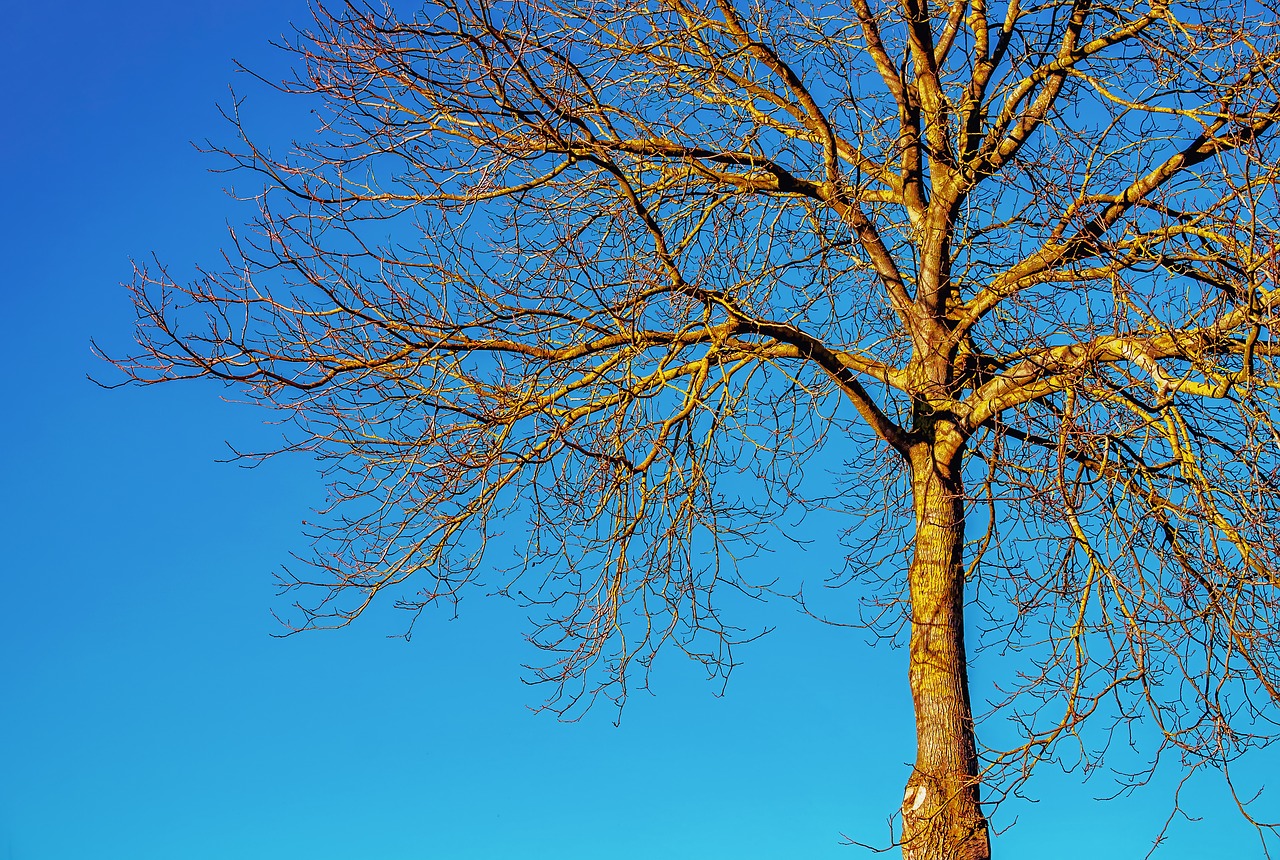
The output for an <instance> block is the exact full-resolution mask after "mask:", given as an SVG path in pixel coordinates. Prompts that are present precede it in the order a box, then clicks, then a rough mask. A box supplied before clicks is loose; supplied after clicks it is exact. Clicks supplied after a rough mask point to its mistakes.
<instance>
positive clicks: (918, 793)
mask: <svg viewBox="0 0 1280 860" xmlns="http://www.w3.org/2000/svg"><path fill="white" fill-rule="evenodd" d="M928 793H929V790H928V789H926V788H925V787H924V786H923V785H909V786H907V793H906V794H905V795H904V796H903V798H902V806H903V808H906V807H908V806H910V807H911V811H912V812H915V811H916V810H917V809H919V808H920V807H922V806H924V798H925V795H927V794H928Z"/></svg>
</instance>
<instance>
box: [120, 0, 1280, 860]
mask: <svg viewBox="0 0 1280 860" xmlns="http://www.w3.org/2000/svg"><path fill="white" fill-rule="evenodd" d="M1269 2H1270V0H1265V2H1256V0H1244V3H1243V5H1242V4H1241V2H1239V0H1236V2H1227V0H1190V1H1189V2H1181V0H1150V2H1148V0H1134V2H1130V0H1117V2H1101V0H1037V2H1028V3H1025V4H1024V3H1023V2H1020V0H999V2H991V3H988V2H987V0H947V2H942V3H940V4H939V5H937V6H936V7H934V6H930V5H928V4H927V3H926V2H925V0H849V2H848V3H847V4H846V3H831V4H828V3H825V2H821V0H770V2H763V0H762V2H752V3H750V4H747V3H744V2H742V0H651V1H650V2H645V3H636V2H631V0H580V2H569V0H519V2H510V3H508V2H499V0H428V3H427V5H426V7H425V8H424V9H422V10H421V11H420V12H418V13H416V14H415V15H413V16H412V17H408V18H398V17H397V16H396V15H395V14H394V13H393V12H392V11H391V10H389V9H375V8H368V7H362V6H345V7H338V6H335V7H334V8H331V9H329V10H325V9H319V10H317V20H316V22H315V24H314V26H313V28H312V29H310V30H308V31H306V32H300V33H299V34H298V38H297V39H296V41H295V43H294V44H293V45H292V46H291V49H292V50H294V51H296V52H297V57H298V60H299V64H298V67H297V68H298V72H297V76H296V77H295V78H294V79H292V80H289V81H286V82H284V83H283V84H281V85H280V86H281V87H282V88H283V89H284V90H285V91H287V92H290V93H297V94H300V95H301V96H304V97H307V98H310V99H312V100H313V101H312V103H313V104H314V106H315V108H316V110H317V113H318V114H319V115H320V116H321V118H322V124H321V126H320V128H319V129H318V131H317V132H316V133H315V134H314V135H313V136H312V137H310V138H308V139H307V140H306V141H304V142H301V143H297V144H295V145H294V147H293V148H292V149H291V150H290V151H289V152H287V153H286V154H284V155H279V154H275V153H272V152H269V151H267V150H266V149H265V148H263V147H260V146H259V145H257V144H256V143H255V142H254V140H253V138H252V137H250V136H249V135H242V143H241V144H240V145H239V146H238V147H236V148H233V149H230V150H227V151H226V153H225V154H226V155H228V156H230V157H231V158H232V159H233V160H234V166H235V167H238V168H241V169H243V170H246V171H250V172H253V173H255V174H259V175H261V176H262V177H264V178H265V182H264V185H265V189H264V190H263V192H262V193H261V195H260V196H257V197H256V200H257V202H258V204H259V207H260V208H259V210H258V211H259V215H258V217H257V219H256V220H255V222H254V229H253V230H252V231H248V232H246V233H245V234H244V235H243V236H237V237H236V238H235V243H234V248H233V249H232V251H231V253H230V254H229V255H228V260H229V263H228V265H227V266H226V267H225V271H223V272H214V271H210V272H208V273H206V275H205V276H204V277H202V278H201V279H199V280H198V281H197V282H195V283H190V284H180V283H175V282H174V281H173V280H172V279H170V278H169V277H168V276H166V275H165V273H164V271H163V269H161V270H152V271H150V272H148V271H145V270H144V271H140V272H139V273H138V275H137V278H136V280H135V282H134V284H133V290H134V297H135V300H136V302H137V308H138V313H139V319H140V326H139V329H138V331H139V343H140V349H139V351H138V352H137V353H136V354H135V355H134V356H132V357H128V358H123V359H117V364H118V365H119V366H120V367H122V368H124V370H125V371H126V372H127V373H128V374H129V376H130V377H131V378H132V379H133V380H136V381H137V382H141V383H152V382H163V381H169V380H174V379H187V378H193V377H211V378H216V379H221V380H226V381H228V382H230V383H232V384H234V385H235V386H236V387H237V389H238V390H240V391H244V392H247V393H248V396H250V397H251V398H253V399H255V400H256V401H258V402H260V403H262V404H263V405H266V406H268V407H271V408H273V409H277V410H282V411H283V412H284V413H285V414H286V415H287V416H288V417H289V418H290V419H291V421H292V426H293V427H294V434H293V436H292V437H291V439H290V441H289V443H288V444H287V445H286V446H285V448H284V450H287V451H307V452H311V453H312V454H314V455H317V456H319V457H320V458H322V459H323V460H325V461H326V462H327V466H328V469H329V475H330V477H331V479H332V487H333V491H332V499H331V500H330V504H329V506H328V507H327V508H326V509H325V511H324V517H323V518H322V524H321V525H319V526H316V527H315V528H316V529H317V531H316V533H315V535H314V536H315V539H316V544H315V547H316V554H315V556H314V559H312V562H313V563H312V564H311V566H310V568H309V572H308V573H306V574H296V575H295V574H291V576H292V577H293V578H292V579H290V580H289V584H290V585H291V586H293V587H296V588H298V589H301V590H302V594H303V597H302V599H301V600H300V602H299V609H300V610H301V611H302V613H303V614H302V615H301V616H300V617H299V618H297V619H295V621H294V623H295V625H296V626H297V627H299V628H304V627H318V626H330V625H343V624H346V623H348V622H349V621H351V620H352V619H354V618H355V617H356V616H358V615H359V614H360V612H361V611H362V610H363V609H364V608H365V607H366V606H368V605H369V603H370V601H372V600H374V599H375V597H376V596H377V595H378V594H379V592H382V591H384V590H390V591H392V592H394V593H395V594H396V599H397V600H399V601H400V602H401V603H402V605H404V606H405V607H407V608H408V609H410V610H411V611H413V612H415V613H416V612H418V611H420V610H421V609H422V608H423V607H425V606H427V605H429V604H431V603H433V602H436V601H440V600H442V599H444V600H449V599H454V598H456V597H457V595H458V594H459V593H460V591H461V590H462V589H463V588H464V587H465V586H466V585H467V584H468V583H469V582H472V581H474V580H475V578H476V577H477V576H478V573H479V571H480V570H481V568H482V563H483V564H484V568H485V569H486V570H492V569H494V568H497V569H500V570H505V571H506V573H505V574H501V575H499V579H498V580H496V582H497V583H498V585H499V586H500V588H501V589H502V590H504V591H506V592H508V593H510V594H513V595H514V594H518V595H519V596H520V597H521V598H522V599H524V600H526V601H528V602H529V603H530V604H531V605H532V606H534V607H536V609H537V613H538V615H537V617H539V618H541V619H543V620H542V622H541V624H540V625H539V626H538V627H537V629H536V630H535V631H534V632H533V634H532V635H533V639H534V641H535V642H536V644H538V645H539V646H540V647H542V648H544V649H546V652H547V654H548V658H547V661H546V663H545V664H544V666H543V667H542V669H540V670H538V671H539V675H538V677H539V678H540V679H541V680H544V681H547V682H550V684H551V685H552V689H553V691H554V692H553V694H552V697H551V700H550V704H551V706H552V707H555V708H557V709H558V710H560V711H562V712H564V713H569V714H572V713H576V709H579V708H581V707H582V706H584V705H585V704H587V703H589V702H590V701H591V700H592V699H594V698H595V697H596V696H597V695H598V694H600V693H604V694H606V695H609V696H614V697H619V696H621V695H623V694H625V690H626V684H627V682H628V679H631V680H632V681H633V682H636V680H637V679H639V681H641V682H642V681H643V679H644V677H645V675H646V673H647V671H648V668H649V666H650V665H651V661H652V659H653V656H654V654H655V653H656V652H657V651H658V650H659V649H660V648H661V647H662V646H664V645H666V646H669V647H672V648H676V649H682V650H684V651H686V652H687V653H689V654H691V655H694V656H696V657H698V658H699V659H701V660H703V661H704V662H705V663H706V665H707V666H708V668H709V671H711V672H712V673H713V674H714V673H716V672H723V671H725V670H726V668H727V666H728V665H729V662H728V661H729V650H728V649H729V648H731V647H732V645H733V644H735V641H736V637H738V636H739V634H738V633H737V632H736V631H735V629H734V628H733V627H732V626H730V624H729V623H728V621H722V619H721V615H720V608H721V607H722V605H723V601H722V597H723V596H724V594H725V592H726V589H728V590H730V591H732V590H734V589H737V590H741V591H745V592H747V593H748V594H753V595H754V594H761V593H764V592H765V591H768V590H769V583H768V582H767V581H765V580H767V577H766V576H764V575H763V574H762V573H761V570H762V569H763V568H762V566H759V565H753V564H751V563H748V562H746V561H744V559H746V558H748V557H750V556H751V555H752V554H753V553H755V552H757V551H758V550H759V549H760V547H762V546H765V545H766V544H767V543H768V542H770V541H775V540H777V539H778V537H779V536H778V534H777V531H776V530H775V529H773V527H772V525H771V524H772V523H773V522H774V521H775V520H776V518H777V517H778V516H779V513H780V512H781V511H785V510H795V506H804V505H811V506H816V505H827V506H831V505H837V506H840V505H842V506H843V507H844V509H845V511H846V513H847V514H848V515H849V521H850V523H851V528H850V531H849V533H848V540H849V543H850V553H849V560H850V564H849V567H848V569H847V570H844V571H835V572H833V573H834V577H833V578H832V579H831V580H830V582H829V583H828V584H830V585H835V586H846V587H845V588H842V589H841V590H838V591H836V592H835V593H834V594H835V595H836V596H837V597H839V599H840V600H842V601H843V602H844V603H846V604H847V605H848V606H850V607H854V608H855V609H856V608H857V607H861V609H860V610H857V611H855V613H854V615H853V616H852V617H853V618H854V619H855V620H856V621H857V622H858V623H862V624H866V625H868V626H870V627H871V628H872V629H874V630H876V631H879V632H880V633H882V634H883V635H885V636H896V635H899V634H900V635H902V636H903V637H905V638H907V640H908V641H909V651H908V653H909V663H910V666H909V679H910V688H911V691H912V695H913V698H914V705H915V715H916V728H917V744H918V745H917V753H916V762H915V767H914V769H913V770H912V772H911V775H910V778H909V779H908V781H907V785H906V793H905V797H904V800H903V803H902V807H901V811H900V814H901V828H900V831H899V838H900V842H901V846H902V850H903V854H904V855H905V857H907V858H908V860H924V858H928V860H940V858H967V859H968V860H975V858H986V857H988V856H989V854H990V847H989V841H990V840H989V836H988V823H987V820H988V815H989V813H990V810H991V808H992V806H993V805H994V804H996V803H998V802H999V801H1000V799H1001V798H1003V797H1005V796H1007V795H1008V794H1010V793H1016V792H1018V791H1019V789H1020V788H1021V786H1022V784H1023V781H1024V780H1025V779H1026V777H1027V775H1028V774H1029V773H1030V771H1031V769H1032V768H1033V766H1035V765H1036V764H1037V763H1041V762H1044V761H1047V760H1058V761H1063V762H1066V763H1067V764H1068V765H1069V766H1073V765H1076V764H1081V763H1083V764H1084V765H1086V766H1089V767H1091V766H1094V765H1096V764H1097V763H1098V762H1099V761H1100V760H1101V757H1102V755H1103V754H1104V753H1105V752H1106V750H1107V747H1108V745H1109V744H1110V742H1111V740H1112V739H1113V738H1114V737H1116V736H1117V734H1118V733H1119V734H1121V735H1122V736H1123V738H1124V739H1125V741H1126V742H1127V741H1128V740H1129V738H1130V737H1131V736H1133V734H1134V731H1135V729H1134V727H1135V726H1137V725H1142V726H1144V727H1145V729H1146V732H1145V735H1144V736H1145V737H1147V738H1148V739H1149V741H1150V744H1149V746H1148V747H1146V748H1145V754H1146V756H1147V758H1146V759H1145V761H1146V762H1147V765H1149V767H1150V768H1152V769H1153V768H1154V767H1155V766H1156V765H1157V764H1159V763H1160V762H1161V760H1163V759H1168V758H1172V759H1174V760H1175V762H1177V764H1179V765H1180V766H1182V767H1184V768H1188V769H1190V770H1192V771H1194V770H1195V769H1197V768H1200V767H1205V766H1208V767H1212V768H1218V769H1223V770H1224V771H1226V772H1227V773H1228V774H1229V772H1230V771H1229V769H1228V768H1229V765H1230V763H1231V762H1232V761H1234V760H1235V759H1236V758H1237V757H1238V756H1239V755H1240V754H1241V753H1243V752H1245V751H1247V750H1248V749H1250V748H1252V747H1255V746H1258V745H1261V744H1264V743H1266V742H1267V741H1269V740H1271V739H1273V738H1274V737H1275V734H1276V710H1275V705H1276V704H1277V703H1280V580H1278V579H1277V570H1280V483H1278V481H1280V478H1278V476H1277V470H1278V469H1280V456H1278V454H1280V429H1278V428H1277V426H1276V419H1277V416H1278V415H1280V411H1278V408H1277V403H1276V391H1277V385H1278V384H1280V378H1278V375H1277V366H1276V355H1277V351H1278V349H1280V347H1278V345H1277V343H1276V342H1275V341H1273V340H1272V338H1271V331H1270V329H1271V326H1272V325H1273V324H1274V323H1275V322H1276V320H1277V317H1278V314H1280V310H1278V308H1280V284H1278V283H1277V279H1278V276H1280V273H1278V271H1277V262H1276V261H1277V255H1276V242H1277V237H1278V236H1280V232H1278V229H1280V224H1278V223H1277V217H1276V212H1277V202H1278V201H1277V178H1278V173H1280V168H1278V167H1277V164H1278V162H1280V153H1277V145H1276V138H1277V135H1276V128H1277V126H1276V123H1277V119H1280V65H1278V63H1280V32H1278V30H1280V17H1278V14H1277V9H1276V7H1275V6H1273V5H1267V3H1269ZM835 436H842V437H846V438H848V439H851V440H853V441H854V442H856V443H857V444H858V446H859V448H858V450H859V451H860V453H859V454H858V455H857V457H856V458H855V459H854V461H853V462H851V463H849V464H847V468H846V471H845V472H844V474H843V477H844V479H845V484H844V487H843V489H842V490H841V491H840V492H838V493H834V494H832V493H831V492H829V491H820V490H814V489H813V487H814V486H815V485H814V484H813V482H812V481H811V480H809V479H806V477H805V474H804V471H803V468H802V467H803V466H804V464H805V462H806V460H807V459H808V458H809V457H810V456H811V455H813V454H815V453H816V452H819V451H821V450H822V443H823V442H824V441H825V440H826V439H828V438H831V437H835ZM504 529H505V530H506V531H507V532H508V533H509V534H510V533H515V534H517V535H518V537H519V540H517V541H516V544H517V546H518V548H519V550H520V556H519V560H518V563H517V564H515V565H514V566H504V565H502V564H501V562H500V559H493V558H489V559H486V557H485V550H486V545H487V544H488V543H489V542H490V540H491V539H492V538H493V537H494V536H495V535H496V534H498V533H499V532H501V531H503V530H504ZM491 555H492V553H491ZM819 573H820V574H821V575H823V576H825V575H826V574H827V573H828V572H819ZM410 581H412V583H413V585H412V586H409V585H408V583H409V582H410ZM492 581H493V580H491V582H492ZM402 585H403V586H404V587H403V588H402ZM810 592H812V589H811V590H810ZM966 610H969V612H970V615H971V616H972V617H971V619H970V626H969V630H968V633H969V636H970V639H971V640H975V641H971V642H970V643H969V644H970V645H972V646H975V647H976V648H986V647H998V648H999V649H1001V650H1002V651H1004V652H1011V653H1016V654H1018V655H1020V659H1022V660H1023V666H1024V667H1031V668H1030V669H1029V670H1027V671H1019V672H1016V673H1013V674H1011V675H1010V677H1008V678H1006V679H1005V682H1006V683H1004V684H1003V685H1002V686H1001V689H1000V691H998V692H997V693H995V694H992V695H990V696H988V695H987V694H986V693H985V692H984V693H983V695H982V699H981V700H980V701H978V702H977V711H978V717H979V718H980V719H982V720H985V721H986V723H984V724H990V725H994V723H992V722H991V721H992V720H996V719H1006V718H1007V719H1008V720H1011V721H1012V725H1013V727H1014V728H1015V729H1016V731H1017V738H1018V740H1017V741H1016V743H1014V744H1013V745H1012V747H1011V748H999V749H998V748H988V747H985V746H980V745H979V743H978V740H977V737H976V734H975V728H974V727H975V717H974V713H975V707H974V704H973V703H971V700H970V690H969V684H968V681H967V667H968V666H969V662H970V659H971V656H970V654H969V653H968V652H967V651H966V641H965V635H966V625H965V614H966ZM975 613H976V615H975ZM1086 721H1088V723H1089V725H1090V727H1091V729H1090V731H1089V732H1085V731H1084V727H1085V723H1086ZM1006 734H1007V732H1006ZM1005 746H1008V745H1007V744H1006V745H1005ZM1150 772H1151V771H1150V770H1143V771H1142V772H1140V773H1137V774H1134V775H1131V776H1130V777H1128V782H1124V781H1123V780H1122V784H1121V788H1125V787H1128V786H1130V785H1133V784H1137V783H1141V782H1143V781H1145V780H1146V779H1147V778H1148V777H1149V775H1150ZM1233 791H1234V789H1233ZM1237 802H1238V803H1239V804H1240V807H1241V809H1242V811H1243V812H1244V813H1245V815H1246V816H1250V820H1251V821H1253V820H1254V818H1253V817H1252V815H1253V813H1252V812H1251V809H1250V807H1249V805H1248V798H1246V797H1244V796H1240V797H1238V798H1237ZM1256 823H1258V827H1259V831H1260V833H1261V834H1262V835H1263V837H1264V838H1263V843H1264V847H1265V844H1266V839H1265V836H1266V832H1267V831H1266V825H1265V824H1262V823H1260V822H1256Z"/></svg>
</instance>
